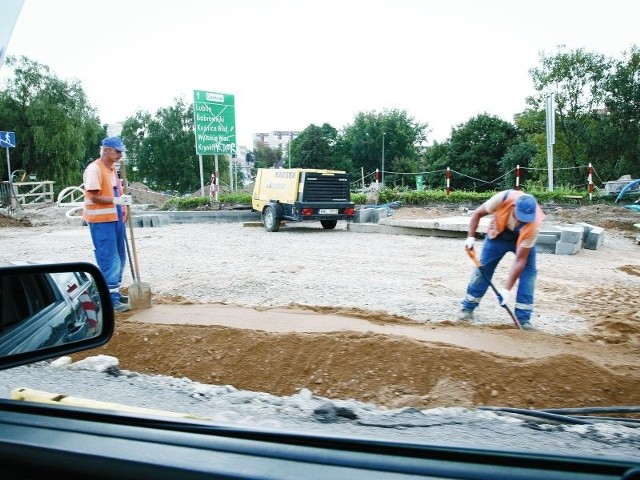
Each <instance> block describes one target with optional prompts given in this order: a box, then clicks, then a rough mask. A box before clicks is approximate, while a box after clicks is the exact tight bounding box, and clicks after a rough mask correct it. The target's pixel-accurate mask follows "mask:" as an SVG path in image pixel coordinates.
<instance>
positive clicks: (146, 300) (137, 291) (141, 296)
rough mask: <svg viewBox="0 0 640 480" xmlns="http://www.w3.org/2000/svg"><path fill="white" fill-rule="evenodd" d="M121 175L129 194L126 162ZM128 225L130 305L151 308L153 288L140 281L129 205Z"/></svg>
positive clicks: (122, 166)
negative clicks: (131, 279)
mask: <svg viewBox="0 0 640 480" xmlns="http://www.w3.org/2000/svg"><path fill="white" fill-rule="evenodd" d="M120 173H121V174H122V180H123V183H124V191H125V193H126V194H128V193H129V182H127V168H126V166H125V162H121V163H120ZM126 209H127V224H128V225H129V236H130V237H131V251H129V242H128V241H127V239H126V238H125V241H126V242H127V254H129V262H131V253H133V270H135V274H134V272H133V270H132V272H131V275H132V277H133V283H132V284H131V285H129V305H130V306H131V308H134V309H135V308H151V286H150V285H149V284H148V283H145V282H141V281H140V267H139V266H138V254H137V253H136V241H135V237H134V234H133V218H132V217H133V214H132V211H131V208H130V207H129V206H128V205H127V206H126Z"/></svg>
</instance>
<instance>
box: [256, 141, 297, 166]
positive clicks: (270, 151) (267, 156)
mask: <svg viewBox="0 0 640 480" xmlns="http://www.w3.org/2000/svg"><path fill="white" fill-rule="evenodd" d="M292 156H293V155H292ZM253 161H254V167H255V168H273V167H275V166H276V165H279V164H280V163H281V162H282V150H281V149H280V148H271V147H269V145H266V144H265V143H264V142H258V144H257V145H256V146H255V148H254V149H253Z"/></svg>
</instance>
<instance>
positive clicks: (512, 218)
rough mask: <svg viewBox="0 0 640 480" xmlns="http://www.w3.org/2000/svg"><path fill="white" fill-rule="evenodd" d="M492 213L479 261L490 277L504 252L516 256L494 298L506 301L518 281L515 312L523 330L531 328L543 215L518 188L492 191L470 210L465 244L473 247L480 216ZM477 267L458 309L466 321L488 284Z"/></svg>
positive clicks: (462, 318) (538, 207)
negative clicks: (539, 233)
mask: <svg viewBox="0 0 640 480" xmlns="http://www.w3.org/2000/svg"><path fill="white" fill-rule="evenodd" d="M491 214H493V218H492V219H491V223H490V224H489V227H488V228H487V232H486V236H485V239H484V242H483V245H482V253H481V256H480V263H481V265H482V269H483V270H484V273H485V274H486V276H487V278H488V279H489V280H491V278H492V277H493V273H494V271H495V269H496V267H497V266H498V263H500V260H502V257H504V255H505V254H506V253H507V252H513V253H514V254H515V256H516V258H515V260H514V262H513V265H512V266H511V269H510V270H509V275H508V276H507V280H506V282H505V283H504V287H503V288H500V289H498V291H499V293H500V295H499V298H498V302H499V303H500V305H501V306H504V305H506V304H507V303H508V302H509V296H510V293H509V292H510V290H511V289H512V288H513V286H514V284H515V283H516V281H518V290H517V293H516V305H515V312H514V313H515V316H516V318H517V319H518V322H519V323H520V325H521V326H522V329H523V330H535V328H534V327H533V326H532V325H531V314H532V312H533V301H534V293H535V282H536V275H537V268H536V247H535V244H536V238H537V236H538V231H539V227H540V223H541V222H542V221H543V220H544V218H545V215H544V212H543V211H542V208H540V205H538V202H537V201H536V199H535V198H534V197H533V196H532V195H529V194H526V193H523V192H521V191H519V190H506V191H502V192H499V193H496V194H495V195H493V196H492V197H491V198H490V199H489V200H487V201H486V202H484V203H483V204H482V205H480V206H479V207H478V208H477V209H476V210H474V212H473V214H472V215H471V220H470V221H469V234H468V237H467V240H466V242H465V248H466V249H470V250H472V249H473V248H474V243H475V236H476V230H477V228H478V224H479V223H480V219H481V218H482V217H484V216H486V215H491ZM487 278H485V276H484V275H482V272H480V271H479V269H477V268H476V269H475V270H474V271H473V274H472V275H471V280H470V281H469V284H468V286H467V293H466V296H465V297H464V300H462V310H461V311H460V315H459V317H458V320H461V321H469V320H471V319H472V318H473V311H474V310H475V309H476V308H477V307H478V305H479V304H480V300H481V299H482V297H483V295H484V294H485V293H486V291H487V289H488V288H489V280H487Z"/></svg>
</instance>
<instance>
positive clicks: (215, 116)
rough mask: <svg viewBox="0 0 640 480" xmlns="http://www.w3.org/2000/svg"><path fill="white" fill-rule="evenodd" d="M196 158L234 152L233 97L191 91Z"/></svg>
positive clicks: (234, 112) (234, 109)
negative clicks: (197, 156)
mask: <svg viewBox="0 0 640 480" xmlns="http://www.w3.org/2000/svg"><path fill="white" fill-rule="evenodd" d="M193 115H194V120H195V133H196V155H218V154H223V155H234V154H235V153H236V107H235V103H234V98H233V95H228V94H226V93H215V92H205V91H203V90H194V91H193Z"/></svg>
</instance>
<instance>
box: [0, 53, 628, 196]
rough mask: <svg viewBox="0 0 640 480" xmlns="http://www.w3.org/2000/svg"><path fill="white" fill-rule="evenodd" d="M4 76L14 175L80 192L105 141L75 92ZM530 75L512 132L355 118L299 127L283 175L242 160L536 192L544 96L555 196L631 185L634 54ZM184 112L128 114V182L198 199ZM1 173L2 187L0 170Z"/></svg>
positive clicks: (189, 124) (22, 71)
mask: <svg viewBox="0 0 640 480" xmlns="http://www.w3.org/2000/svg"><path fill="white" fill-rule="evenodd" d="M6 69H8V71H9V72H10V75H8V77H7V78H8V79H7V80H6V82H5V87H4V88H3V90H2V91H0V129H3V130H9V131H15V133H16V138H17V146H16V148H14V149H12V151H11V160H12V170H26V171H27V172H28V173H30V174H36V175H37V177H38V179H39V180H45V179H46V180H54V182H56V188H57V189H58V190H60V189H62V188H64V187H66V186H69V185H79V184H80V183H81V181H82V171H83V169H84V167H85V166H86V164H87V163H88V162H89V161H90V160H92V159H94V158H96V157H97V155H98V151H99V148H98V147H99V144H100V140H101V139H102V138H104V136H105V135H106V128H104V127H103V126H101V125H100V122H99V118H98V117H97V115H96V112H95V110H94V109H93V108H92V107H91V105H90V104H89V103H88V101H87V98H86V95H85V93H84V91H83V89H82V87H81V85H80V83H79V82H77V81H75V80H72V81H66V80H62V79H59V78H57V77H56V76H55V75H54V74H53V73H52V72H51V71H50V69H49V68H48V67H47V66H44V65H41V64H39V63H37V62H34V61H32V60H29V59H27V58H26V57H20V58H12V57H8V59H7V62H6V64H5V70H6ZM530 74H531V79H532V82H533V88H534V90H535V92H534V94H533V95H531V96H530V97H528V98H527V108H526V109H525V110H524V111H523V112H520V113H518V114H516V115H515V116H514V119H513V122H508V121H505V120H503V119H500V118H498V117H496V116H494V115H491V114H489V113H482V114H479V115H477V116H475V117H472V118H470V119H469V120H468V121H466V122H463V123H460V124H459V125H457V126H456V127H455V128H453V129H452V130H451V135H450V138H448V139H447V140H445V141H443V142H434V143H433V145H430V146H427V145H426V142H427V134H428V132H429V130H428V124H427V123H423V122H419V121H417V120H415V119H414V118H413V117H410V116H409V115H408V114H407V112H406V111H404V110H397V109H392V110H384V111H382V112H376V111H367V112H358V113H356V114H355V116H354V119H353V122H352V123H351V124H348V125H346V126H344V127H343V128H342V129H341V130H337V129H336V128H335V127H334V126H332V125H330V124H327V123H325V124H323V125H322V126H317V125H313V124H312V125H309V126H308V127H307V128H306V129H305V130H304V131H303V132H302V133H301V134H300V135H299V136H298V137H297V138H296V139H294V140H293V141H292V143H291V150H290V158H288V159H286V160H287V161H288V162H287V164H284V161H283V152H282V150H281V149H280V148H269V146H268V145H265V144H257V145H254V148H253V151H251V152H249V155H248V157H247V158H248V160H250V161H251V163H252V164H253V166H254V167H256V168H258V167H263V168H272V167H280V166H285V167H288V166H292V167H304V168H322V169H325V168H326V169H337V170H346V171H347V172H349V173H350V174H351V177H352V179H353V180H354V185H356V184H357V185H358V186H359V185H360V181H359V180H358V181H357V183H356V179H360V178H362V183H372V182H373V181H374V173H375V171H376V169H381V170H384V173H383V175H384V180H385V187H387V188H392V187H394V186H397V187H409V188H414V187H415V175H416V174H423V175H424V176H425V181H426V184H427V185H428V186H429V187H431V188H435V189H442V188H443V187H444V186H445V185H446V171H447V168H448V167H449V168H451V170H452V171H453V174H452V179H451V180H452V185H451V186H452V188H453V189H454V190H458V191H459V190H467V189H468V190H476V191H484V190H490V189H495V188H506V187H511V186H513V184H514V174H513V172H514V169H515V168H516V166H519V167H520V173H521V183H522V182H526V183H527V184H528V185H529V186H537V187H541V186H543V185H545V184H546V183H547V182H548V180H549V179H548V178H547V175H548V159H547V148H546V147H547V146H546V143H547V134H546V112H545V101H546V98H547V97H548V96H549V94H551V93H553V94H554V98H555V103H556V109H555V125H556V130H555V139H556V142H555V145H554V146H553V166H554V172H555V173H554V181H555V182H556V185H559V186H562V188H564V187H567V186H573V187H580V186H583V185H584V184H585V183H586V180H587V165H588V164H592V165H593V167H594V172H595V177H596V178H595V180H596V181H598V180H599V181H606V180H611V179H617V178H619V177H620V176H622V175H631V176H632V177H633V178H638V177H640V158H639V157H640V51H639V50H638V48H637V47H636V46H631V48H630V49H629V50H628V51H626V52H623V55H622V57H621V58H619V59H612V58H608V57H606V56H604V55H601V54H599V53H594V52H589V51H587V50H584V49H577V50H572V51H570V50H567V49H566V48H565V47H563V46H560V47H558V50H557V52H555V53H553V54H545V53H542V54H541V56H540V63H539V65H537V66H534V67H533V68H532V69H531V70H530ZM192 109H193V105H192V104H190V103H187V102H185V101H183V100H179V99H176V100H175V101H174V103H173V105H170V106H167V107H164V108H160V109H158V110H157V111H156V112H155V113H154V114H153V115H152V114H150V113H148V112H136V113H135V114H134V115H132V116H131V117H129V118H127V119H126V121H125V122H124V126H123V131H122V137H123V140H124V141H125V144H126V145H127V162H128V163H127V165H128V173H129V177H130V179H132V180H137V181H144V182H145V183H147V184H148V185H149V186H150V187H152V188H154V189H158V190H177V191H179V192H180V193H193V192H195V191H197V189H198V188H199V187H200V182H201V178H200V171H201V169H200V158H199V157H198V156H197V155H196V154H195V148H194V145H195V140H194V131H193V128H194V125H193V110H192ZM214 158H215V157H214V156H203V157H202V162H203V164H202V167H203V174H204V181H205V183H208V181H209V178H210V174H211V173H213V171H214V169H215V165H214ZM218 160H219V165H218V174H219V175H220V179H219V183H220V184H221V186H224V185H225V183H226V184H230V183H231V182H230V178H229V177H230V175H229V172H228V165H229V159H228V158H227V157H225V156H222V155H220V156H218ZM0 169H2V171H3V172H4V177H7V175H8V172H6V166H5V165H3V162H0ZM558 188H559V187H558Z"/></svg>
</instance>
